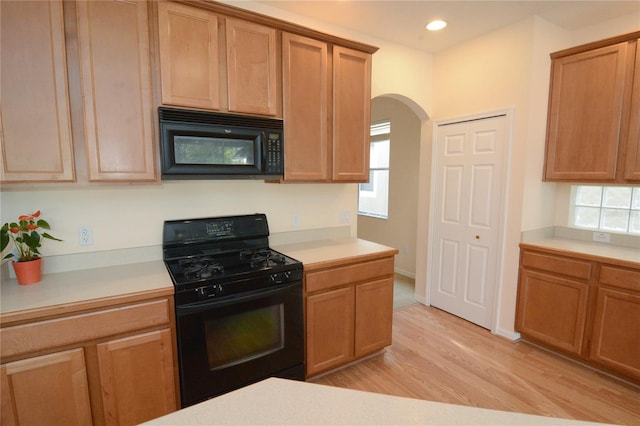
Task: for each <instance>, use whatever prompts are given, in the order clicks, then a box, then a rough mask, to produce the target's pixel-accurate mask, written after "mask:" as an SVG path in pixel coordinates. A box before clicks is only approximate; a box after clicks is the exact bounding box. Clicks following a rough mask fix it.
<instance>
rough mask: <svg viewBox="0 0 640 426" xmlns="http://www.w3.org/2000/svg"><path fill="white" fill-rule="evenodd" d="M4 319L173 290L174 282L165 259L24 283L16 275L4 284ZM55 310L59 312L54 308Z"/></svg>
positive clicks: (1, 303) (46, 276) (1, 306)
mask: <svg viewBox="0 0 640 426" xmlns="http://www.w3.org/2000/svg"><path fill="white" fill-rule="evenodd" d="M0 291H1V299H0V314H1V318H2V321H3V322H5V321H7V320H10V319H13V317H15V316H18V315H19V316H24V315H27V314H28V313H29V312H33V313H34V314H35V313H37V312H40V315H42V314H43V313H44V312H43V310H48V309H50V310H52V311H58V310H60V309H61V307H64V306H69V305H74V304H81V303H84V302H90V301H94V303H95V301H96V300H101V299H113V298H118V297H123V296H127V295H132V294H148V293H158V295H161V294H173V292H174V290H173V283H172V282H171V277H170V276H169V273H168V272H167V269H166V267H165V265H164V262H163V261H161V260H158V261H152V262H142V263H133V264H127V265H119V266H108V267H104V268H94V269H85V270H80V271H70V272H59V273H54V274H43V275H42V281H40V282H39V283H36V284H29V285H20V284H18V281H17V280H16V279H8V280H3V281H2V283H1V284H0ZM52 313H55V312H52Z"/></svg>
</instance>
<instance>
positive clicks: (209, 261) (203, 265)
mask: <svg viewBox="0 0 640 426" xmlns="http://www.w3.org/2000/svg"><path fill="white" fill-rule="evenodd" d="M178 265H179V266H180V268H182V272H183V273H184V275H185V276H186V277H188V278H198V279H205V278H211V277H212V276H213V275H214V274H220V273H222V272H224V267H223V266H222V265H221V264H220V263H218V262H216V261H215V260H214V259H213V258H212V257H208V256H206V257H205V256H203V257H198V258H196V259H182V260H180V261H179V262H178Z"/></svg>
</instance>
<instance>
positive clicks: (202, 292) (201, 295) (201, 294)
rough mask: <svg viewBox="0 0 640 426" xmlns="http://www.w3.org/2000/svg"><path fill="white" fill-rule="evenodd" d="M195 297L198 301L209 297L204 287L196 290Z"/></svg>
mask: <svg viewBox="0 0 640 426" xmlns="http://www.w3.org/2000/svg"><path fill="white" fill-rule="evenodd" d="M196 295H197V296H198V299H206V298H207V297H209V292H208V291H207V288H206V287H200V288H197V289H196Z"/></svg>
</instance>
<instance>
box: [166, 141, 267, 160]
mask: <svg viewBox="0 0 640 426" xmlns="http://www.w3.org/2000/svg"><path fill="white" fill-rule="evenodd" d="M254 144H255V142H254V140H253V139H229V138H217V137H216V138H213V137H202V136H178V135H176V136H174V139H173V148H174V155H175V162H176V164H203V165H214V166H235V165H243V166H253V165H255V161H256V160H255V155H254Z"/></svg>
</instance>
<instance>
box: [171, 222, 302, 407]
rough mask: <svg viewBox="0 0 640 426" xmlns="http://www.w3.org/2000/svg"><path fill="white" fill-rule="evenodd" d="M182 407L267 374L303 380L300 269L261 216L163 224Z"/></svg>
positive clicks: (268, 375)
mask: <svg viewBox="0 0 640 426" xmlns="http://www.w3.org/2000/svg"><path fill="white" fill-rule="evenodd" d="M162 241H163V242H162V248H163V258H164V261H165V264H166V266H167V270H168V271H169V274H170V275H171V279H172V280H173V283H174V286H175V309H176V325H177V326H176V330H177V337H178V358H179V360H178V361H179V362H178V363H179V370H180V391H181V399H182V407H186V406H189V405H192V404H195V403H197V402H200V401H203V400H205V399H207V398H212V397H214V396H217V395H220V394H222V393H225V392H229V391H231V390H234V389H237V388H239V387H242V386H246V385H248V384H250V383H254V382H256V381H259V380H262V379H265V378H267V377H274V376H275V377H282V378H289V379H296V380H304V330H303V308H302V272H303V266H302V264H301V263H300V262H299V261H297V260H295V259H293V258H291V257H289V256H286V255H284V254H282V253H280V252H278V251H276V250H273V249H272V248H270V247H269V226H268V224H267V217H266V215H264V214H253V215H241V216H224V217H210V218H198V219H184V220H171V221H165V223H164V228H163V238H162Z"/></svg>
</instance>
